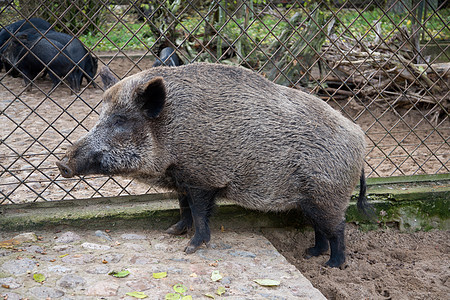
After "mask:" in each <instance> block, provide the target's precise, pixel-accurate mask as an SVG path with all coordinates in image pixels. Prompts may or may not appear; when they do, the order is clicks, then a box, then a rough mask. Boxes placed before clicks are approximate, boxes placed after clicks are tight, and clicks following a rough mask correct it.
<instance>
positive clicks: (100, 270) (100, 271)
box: [86, 265, 109, 274]
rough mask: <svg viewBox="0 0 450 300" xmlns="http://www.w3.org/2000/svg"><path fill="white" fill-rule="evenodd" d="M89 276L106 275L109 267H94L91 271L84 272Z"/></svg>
mask: <svg viewBox="0 0 450 300" xmlns="http://www.w3.org/2000/svg"><path fill="white" fill-rule="evenodd" d="M86 272H88V273H90V274H107V273H109V267H108V266H106V265H101V266H95V267H94V268H92V269H88V270H86Z"/></svg>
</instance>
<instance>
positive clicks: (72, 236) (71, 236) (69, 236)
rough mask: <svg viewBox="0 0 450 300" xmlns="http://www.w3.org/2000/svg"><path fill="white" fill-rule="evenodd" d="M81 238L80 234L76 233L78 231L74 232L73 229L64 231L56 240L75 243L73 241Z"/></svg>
mask: <svg viewBox="0 0 450 300" xmlns="http://www.w3.org/2000/svg"><path fill="white" fill-rule="evenodd" d="M79 240H81V237H80V236H79V235H78V234H76V233H74V232H72V231H67V232H64V233H63V234H62V235H61V236H60V237H59V238H58V239H57V240H56V242H57V243H62V244H68V243H73V242H75V241H79Z"/></svg>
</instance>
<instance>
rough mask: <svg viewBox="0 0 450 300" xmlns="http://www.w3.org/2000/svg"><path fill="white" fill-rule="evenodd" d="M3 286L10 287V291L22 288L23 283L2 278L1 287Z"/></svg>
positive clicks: (0, 279)
mask: <svg viewBox="0 0 450 300" xmlns="http://www.w3.org/2000/svg"><path fill="white" fill-rule="evenodd" d="M2 285H6V286H9V288H10V289H17V288H20V287H21V286H22V283H19V282H17V279H16V278H13V277H6V278H0V286H2Z"/></svg>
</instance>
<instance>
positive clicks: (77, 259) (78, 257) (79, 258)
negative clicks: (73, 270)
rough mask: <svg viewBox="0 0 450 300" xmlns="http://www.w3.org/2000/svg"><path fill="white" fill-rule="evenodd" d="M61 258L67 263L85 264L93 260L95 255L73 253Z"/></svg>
mask: <svg viewBox="0 0 450 300" xmlns="http://www.w3.org/2000/svg"><path fill="white" fill-rule="evenodd" d="M61 260H62V262H63V263H66V264H75V265H84V264H87V263H90V262H93V261H94V257H93V256H92V255H89V254H71V255H67V256H64V257H63V258H62V259H61Z"/></svg>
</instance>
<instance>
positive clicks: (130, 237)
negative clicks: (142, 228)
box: [120, 233, 147, 240]
mask: <svg viewBox="0 0 450 300" xmlns="http://www.w3.org/2000/svg"><path fill="white" fill-rule="evenodd" d="M120 237H121V238H122V239H124V240H146V239H147V237H146V236H144V235H140V234H135V233H124V234H122V235H121V236H120Z"/></svg>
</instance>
